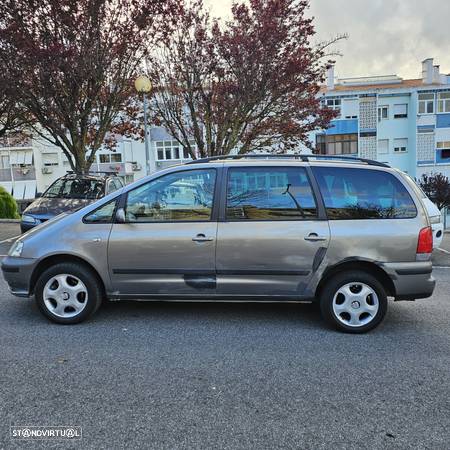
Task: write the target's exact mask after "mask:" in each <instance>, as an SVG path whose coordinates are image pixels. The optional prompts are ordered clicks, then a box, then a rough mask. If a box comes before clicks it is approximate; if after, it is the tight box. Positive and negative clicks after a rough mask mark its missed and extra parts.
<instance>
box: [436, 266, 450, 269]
mask: <svg viewBox="0 0 450 450" xmlns="http://www.w3.org/2000/svg"><path fill="white" fill-rule="evenodd" d="M433 269H450V266H433Z"/></svg>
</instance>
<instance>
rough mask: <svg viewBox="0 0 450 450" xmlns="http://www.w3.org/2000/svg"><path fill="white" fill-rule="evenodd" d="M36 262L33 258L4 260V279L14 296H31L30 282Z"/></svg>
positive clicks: (9, 258) (8, 258) (7, 258)
mask: <svg viewBox="0 0 450 450" xmlns="http://www.w3.org/2000/svg"><path fill="white" fill-rule="evenodd" d="M36 262H37V260H36V259H32V258H13V257H11V256H7V257H6V258H4V259H3V261H2V265H1V269H2V272H3V277H4V278H5V280H6V282H7V283H8V286H9V290H10V291H11V293H12V294H13V295H16V296H17V297H29V296H30V295H31V292H30V281H31V275H32V274H33V270H34V268H35V266H36Z"/></svg>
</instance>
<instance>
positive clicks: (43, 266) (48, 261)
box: [30, 253, 106, 295]
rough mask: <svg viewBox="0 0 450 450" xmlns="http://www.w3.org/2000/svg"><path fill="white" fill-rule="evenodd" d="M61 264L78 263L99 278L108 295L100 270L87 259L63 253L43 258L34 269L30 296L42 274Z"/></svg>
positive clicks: (104, 291)
mask: <svg viewBox="0 0 450 450" xmlns="http://www.w3.org/2000/svg"><path fill="white" fill-rule="evenodd" d="M60 263H77V264H81V265H82V266H84V267H86V268H87V269H89V270H90V271H91V272H92V273H93V274H94V275H95V277H96V278H97V280H98V282H99V283H100V287H101V289H102V291H103V294H104V295H105V293H106V286H105V282H104V280H103V279H102V277H101V276H100V274H99V272H98V270H97V269H96V268H95V267H94V266H93V265H92V264H90V263H89V262H88V261H86V260H85V259H83V258H81V257H79V256H76V255H72V254H62V253H59V254H54V255H49V256H47V257H45V258H43V259H42V260H41V261H39V263H38V264H37V266H36V267H35V268H34V270H33V273H32V274H31V278H30V294H34V289H35V286H36V282H37V280H38V279H39V277H40V276H41V274H42V273H43V272H44V271H45V270H47V269H48V268H50V267H52V266H54V265H55V264H60Z"/></svg>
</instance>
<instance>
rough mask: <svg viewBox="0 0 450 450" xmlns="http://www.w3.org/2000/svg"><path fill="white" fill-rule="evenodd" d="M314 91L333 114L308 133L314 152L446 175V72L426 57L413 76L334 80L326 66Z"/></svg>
mask: <svg viewBox="0 0 450 450" xmlns="http://www.w3.org/2000/svg"><path fill="white" fill-rule="evenodd" d="M320 95H321V101H322V102H323V104H324V105H327V106H328V107H330V108H332V109H334V110H335V111H337V113H338V116H337V118H336V119H335V120H333V121H332V123H331V126H330V127H329V128H328V129H327V130H318V131H315V132H313V133H311V135H310V139H311V142H312V143H313V145H315V147H316V149H317V150H318V152H319V153H322V154H328V155H355V156H359V157H362V158H370V159H375V160H378V161H381V162H385V163H388V164H390V165H392V166H394V167H397V168H399V169H401V170H403V171H405V172H407V173H409V174H410V175H411V176H413V177H420V176H421V175H422V174H423V173H431V172H441V173H444V174H446V175H447V176H450V75H446V74H442V73H440V68H439V66H438V65H434V64H433V59H432V58H429V59H426V60H425V61H423V62H422V72H421V77H420V78H417V79H402V78H400V77H399V76H397V75H387V76H375V77H362V78H340V79H336V78H335V76H334V67H329V69H328V73H327V83H326V86H324V88H323V89H322V91H321V93H320Z"/></svg>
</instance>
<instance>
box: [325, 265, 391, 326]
mask: <svg viewBox="0 0 450 450" xmlns="http://www.w3.org/2000/svg"><path fill="white" fill-rule="evenodd" d="M320 309H321V311H322V315H323V317H324V319H325V320H326V321H327V322H328V323H330V324H331V325H333V326H334V327H335V328H338V329H339V330H342V331H346V332H349V333H365V332H366V331H369V330H372V329H373V328H375V327H376V326H377V325H378V324H379V323H380V322H381V321H382V320H383V318H384V316H385V315H386V311H387V295H386V291H385V289H384V287H383V285H382V284H381V283H380V282H379V281H378V279H377V278H375V277H374V276H372V275H370V274H368V273H367V272H363V271H348V272H342V273H339V274H337V275H335V276H334V277H332V278H331V279H330V280H328V281H327V282H326V284H325V287H324V288H323V289H322V292H321V295H320Z"/></svg>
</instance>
